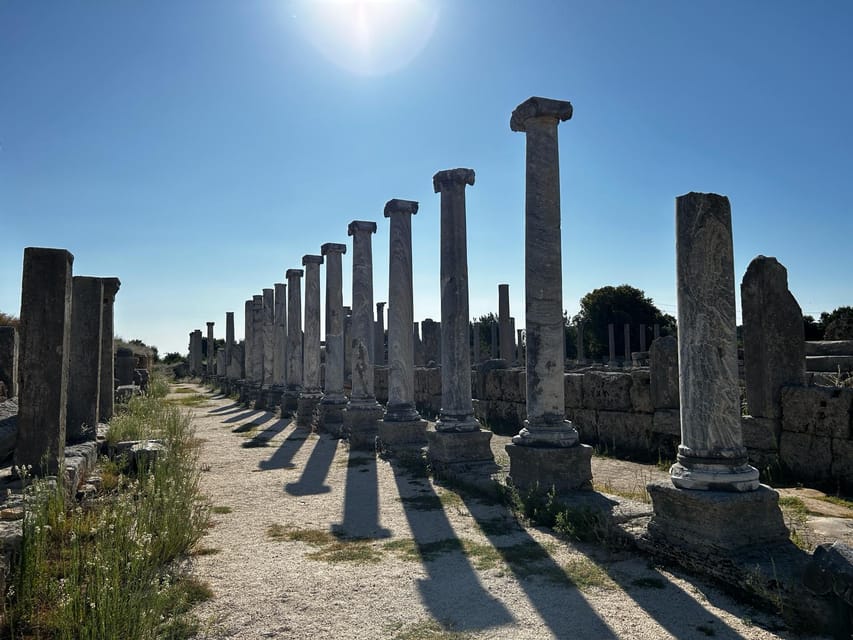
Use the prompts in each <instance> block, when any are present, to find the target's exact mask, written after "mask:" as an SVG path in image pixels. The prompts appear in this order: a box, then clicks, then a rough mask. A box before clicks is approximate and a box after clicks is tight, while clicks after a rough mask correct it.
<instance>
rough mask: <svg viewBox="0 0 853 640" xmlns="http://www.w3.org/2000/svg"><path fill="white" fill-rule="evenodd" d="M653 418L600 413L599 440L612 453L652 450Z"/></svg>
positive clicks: (615, 412) (642, 414)
mask: <svg viewBox="0 0 853 640" xmlns="http://www.w3.org/2000/svg"><path fill="white" fill-rule="evenodd" d="M651 430H652V416H651V414H644V413H628V412H626V411H599V412H598V439H599V442H601V443H602V444H604V445H605V446H606V447H607V448H608V450H609V451H610V452H614V451H625V450H629V451H636V452H639V453H649V452H650V451H651V450H652V438H651Z"/></svg>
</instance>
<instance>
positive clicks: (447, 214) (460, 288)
mask: <svg viewBox="0 0 853 640" xmlns="http://www.w3.org/2000/svg"><path fill="white" fill-rule="evenodd" d="M432 181H433V189H434V190H435V192H436V193H440V194H441V411H440V412H439V419H438V422H436V423H435V430H429V431H427V441H428V443H429V447H428V455H429V459H430V462H431V464H432V465H433V466H434V467H436V468H439V469H440V468H441V467H448V466H451V465H456V464H459V463H472V462H474V463H479V462H490V461H492V460H494V455H493V454H492V450H491V447H490V446H489V441H490V440H491V437H492V434H491V432H489V431H484V430H482V429H480V423H479V422H478V421H477V419H476V418H475V417H474V406H473V403H472V399H471V359H470V358H471V356H470V353H469V351H468V318H469V313H468V241H467V223H466V219H465V217H466V212H465V187H466V186H467V185H473V184H474V171H473V170H472V169H450V170H447V171H439V172H438V173H436V174H435V176H433V179H432Z"/></svg>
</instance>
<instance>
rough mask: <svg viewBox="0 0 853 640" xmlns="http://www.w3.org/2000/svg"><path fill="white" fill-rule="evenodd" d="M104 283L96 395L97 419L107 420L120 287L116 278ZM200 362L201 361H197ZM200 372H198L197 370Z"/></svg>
mask: <svg viewBox="0 0 853 640" xmlns="http://www.w3.org/2000/svg"><path fill="white" fill-rule="evenodd" d="M101 281H102V282H103V283H104V307H103V313H104V320H103V323H102V324H101V391H100V393H99V395H98V420H99V421H100V422H104V423H106V422H109V421H110V420H112V417H113V411H114V410H115V343H114V342H113V336H114V335H115V326H114V320H113V307H114V306H115V301H116V294H117V293H118V290H119V287H121V280H119V279H118V278H101ZM199 346H201V343H199ZM199 364H201V363H199ZM199 373H200V372H199Z"/></svg>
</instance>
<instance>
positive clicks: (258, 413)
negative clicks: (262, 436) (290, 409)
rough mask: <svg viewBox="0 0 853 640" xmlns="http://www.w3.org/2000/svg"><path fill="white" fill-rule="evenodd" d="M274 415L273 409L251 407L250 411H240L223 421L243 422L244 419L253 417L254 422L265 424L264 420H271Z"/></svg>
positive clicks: (226, 422)
mask: <svg viewBox="0 0 853 640" xmlns="http://www.w3.org/2000/svg"><path fill="white" fill-rule="evenodd" d="M274 417H275V414H274V413H273V412H272V411H262V410H261V409H249V410H248V411H244V412H243V413H240V414H238V415H235V416H231V417H230V418H226V419H225V420H223V421H222V422H223V423H225V424H232V423H234V422H243V420H249V419H250V418H251V420H252V422H256V423H257V424H263V423H264V422H269V421H270V420H272V419H273V418H274Z"/></svg>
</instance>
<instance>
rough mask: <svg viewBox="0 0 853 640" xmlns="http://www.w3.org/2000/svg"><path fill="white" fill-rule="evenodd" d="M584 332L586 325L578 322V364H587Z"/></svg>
mask: <svg viewBox="0 0 853 640" xmlns="http://www.w3.org/2000/svg"><path fill="white" fill-rule="evenodd" d="M583 330H584V323H583V322H578V324H577V333H578V337H577V348H578V358H577V360H578V364H586V354H585V353H584V349H583Z"/></svg>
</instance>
